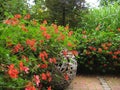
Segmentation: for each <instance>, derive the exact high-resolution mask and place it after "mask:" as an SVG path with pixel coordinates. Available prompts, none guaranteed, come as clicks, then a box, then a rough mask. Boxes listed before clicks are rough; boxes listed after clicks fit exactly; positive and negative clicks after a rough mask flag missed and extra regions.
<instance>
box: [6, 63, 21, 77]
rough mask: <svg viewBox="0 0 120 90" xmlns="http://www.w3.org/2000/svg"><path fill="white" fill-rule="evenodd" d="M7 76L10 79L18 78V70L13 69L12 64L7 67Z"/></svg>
mask: <svg viewBox="0 0 120 90" xmlns="http://www.w3.org/2000/svg"><path fill="white" fill-rule="evenodd" d="M8 74H9V75H10V77H11V78H17V77H18V74H19V72H18V70H17V69H15V68H14V64H11V65H10V66H9V70H8Z"/></svg>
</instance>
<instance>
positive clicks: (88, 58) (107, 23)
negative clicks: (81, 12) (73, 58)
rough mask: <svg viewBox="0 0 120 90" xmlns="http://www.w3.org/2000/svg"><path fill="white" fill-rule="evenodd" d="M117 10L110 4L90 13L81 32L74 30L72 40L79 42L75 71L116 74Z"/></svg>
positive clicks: (119, 54)
mask: <svg viewBox="0 0 120 90" xmlns="http://www.w3.org/2000/svg"><path fill="white" fill-rule="evenodd" d="M118 8H119V6H118V5H114V6H112V5H110V6H109V7H102V8H100V9H93V10H90V12H89V13H90V14H88V15H86V21H84V22H83V23H84V26H83V27H82V29H77V30H76V33H77V34H76V38H77V39H78V40H79V42H80V43H79V47H78V50H79V59H78V72H82V71H83V72H84V71H87V72H88V71H91V72H99V73H100V72H109V73H114V72H119V70H120V29H119V27H120V23H119V13H120V11H119V9H118ZM114 15H115V17H113V16H114Z"/></svg>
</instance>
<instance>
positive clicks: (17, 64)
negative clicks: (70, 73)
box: [0, 14, 77, 90]
mask: <svg viewBox="0 0 120 90" xmlns="http://www.w3.org/2000/svg"><path fill="white" fill-rule="evenodd" d="M73 34H74V33H73V31H70V30H69V28H68V26H66V27H62V26H57V25H56V24H52V25H50V26H48V25H47V21H46V20H45V21H44V22H43V23H42V24H39V23H38V22H37V21H36V20H30V15H29V14H27V15H26V16H21V15H19V14H16V15H15V16H13V17H12V18H9V19H7V20H5V21H4V23H3V24H0V89H5V90H7V89H12V90H20V89H25V90H51V89H52V87H54V86H53V85H51V81H52V69H54V65H55V64H56V63H58V62H57V60H56V58H57V57H60V55H59V53H60V51H62V50H64V48H67V49H68V50H70V51H72V50H73V54H75V53H74V52H75V48H76V46H77V40H76V39H75V37H74V35H73ZM61 61H62V60H61ZM58 76H59V75H58ZM65 77H66V78H65V79H66V80H68V78H69V77H67V75H66V76H65Z"/></svg>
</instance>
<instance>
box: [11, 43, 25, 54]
mask: <svg viewBox="0 0 120 90" xmlns="http://www.w3.org/2000/svg"><path fill="white" fill-rule="evenodd" d="M19 50H23V47H22V45H21V44H17V45H16V46H15V47H14V48H13V52H14V53H17V52H19Z"/></svg>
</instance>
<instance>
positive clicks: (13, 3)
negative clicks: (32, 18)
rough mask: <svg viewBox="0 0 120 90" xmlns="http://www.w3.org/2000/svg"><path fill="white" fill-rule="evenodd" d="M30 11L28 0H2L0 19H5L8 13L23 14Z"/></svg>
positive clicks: (0, 1)
mask: <svg viewBox="0 0 120 90" xmlns="http://www.w3.org/2000/svg"><path fill="white" fill-rule="evenodd" d="M23 11H26V12H28V4H27V0H0V20H2V19H4V18H5V16H6V14H8V15H10V14H13V15H14V14H17V13H20V14H23Z"/></svg>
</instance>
